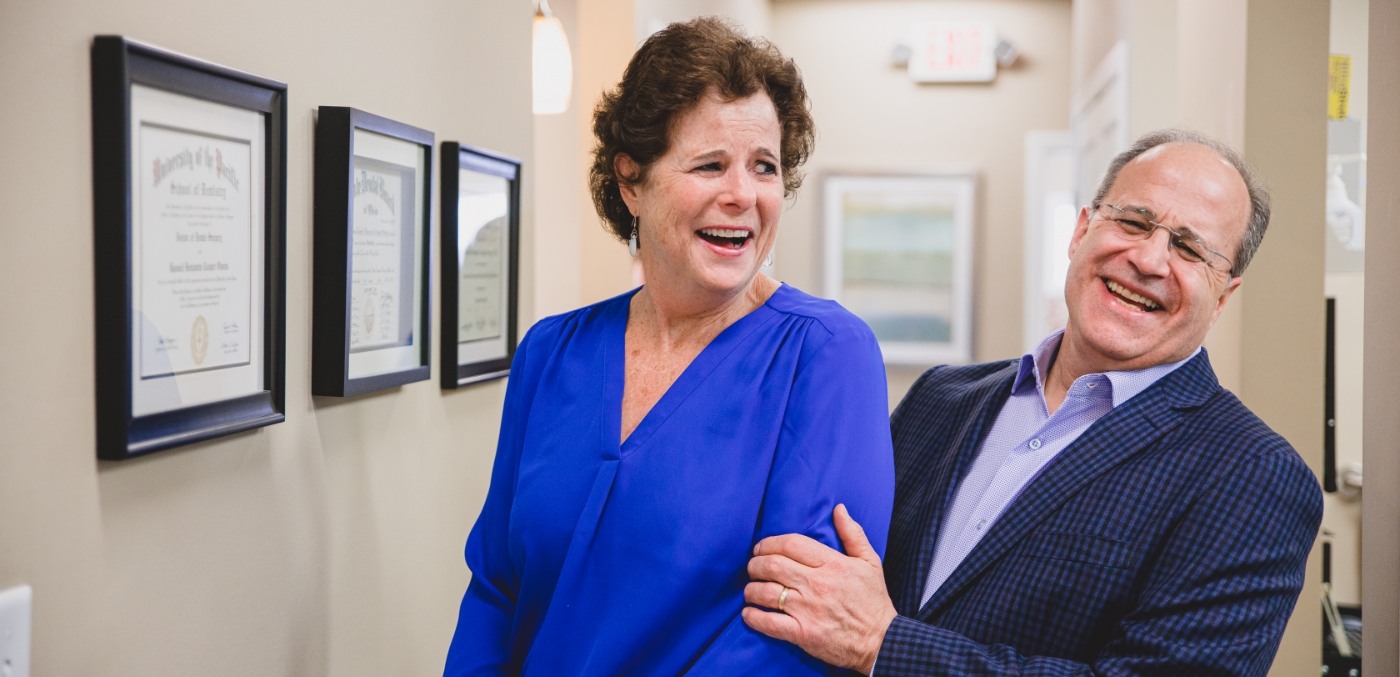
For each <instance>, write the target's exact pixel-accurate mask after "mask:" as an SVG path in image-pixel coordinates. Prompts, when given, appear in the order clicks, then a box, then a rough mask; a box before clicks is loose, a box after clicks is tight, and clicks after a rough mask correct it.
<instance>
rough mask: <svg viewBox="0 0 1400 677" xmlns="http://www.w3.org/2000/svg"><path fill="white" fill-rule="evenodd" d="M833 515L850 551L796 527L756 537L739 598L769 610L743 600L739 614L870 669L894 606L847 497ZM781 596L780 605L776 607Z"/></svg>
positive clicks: (778, 635) (770, 631)
mask: <svg viewBox="0 0 1400 677" xmlns="http://www.w3.org/2000/svg"><path fill="white" fill-rule="evenodd" d="M832 520H833V522H834V523H835V525H836V534H837V535H838V536H840V538H841V545H842V546H843V547H844V548H845V549H846V552H847V553H849V556H848V555H843V554H841V553H839V552H837V551H836V550H833V549H831V548H829V547H827V546H825V545H822V544H821V543H818V542H817V541H815V540H812V539H811V538H808V537H806V536H803V535H801V534H784V535H781V536H770V537H768V538H765V539H763V540H761V541H759V542H758V545H757V546H755V547H754V557H753V559H751V560H749V577H750V578H752V579H753V580H752V582H750V583H749V584H748V585H747V586H745V587H744V601H745V602H747V603H749V604H753V605H758V606H761V607H767V608H768V609H773V610H774V611H765V610H764V609H760V608H757V607H754V606H746V607H744V611H743V615H744V622H745V623H747V624H748V626H749V627H751V628H753V629H754V630H757V631H759V632H761V633H763V634H765V635H768V636H769V637H773V638H775V639H781V640H784V641H788V642H792V643H793V644H796V645H797V646H799V647H801V648H802V650H803V651H806V652H807V653H809V654H811V655H813V656H815V657H816V658H819V659H821V660H823V661H826V662H827V663H830V664H832V665H836V666H839V667H844V668H850V669H853V670H858V671H860V672H861V673H863V674H867V675H868V674H870V670H871V668H872V667H874V664H875V657H876V656H877V655H878V654H879V653H880V644H881V643H882V642H884V638H885V630H887V629H888V628H889V626H890V622H892V621H893V620H894V618H895V616H897V615H898V614H897V613H896V612H895V610H894V603H893V602H892V601H890V596H889V593H888V592H886V590H885V574H884V570H883V569H882V568H881V566H880V556H879V555H878V554H876V553H875V549H874V548H872V547H870V541H869V540H868V539H866V537H865V530H864V529H862V528H861V526H860V525H859V524H857V523H856V521H855V520H854V519H851V515H850V513H848V512H847V511H846V506H844V505H838V506H836V510H834V511H833V512H832ZM784 588H786V589H787V595H786V597H783V590H784ZM779 601H781V602H782V605H781V606H782V611H777V609H778V607H779Z"/></svg>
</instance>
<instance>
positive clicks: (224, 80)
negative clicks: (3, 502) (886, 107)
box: [90, 35, 287, 460]
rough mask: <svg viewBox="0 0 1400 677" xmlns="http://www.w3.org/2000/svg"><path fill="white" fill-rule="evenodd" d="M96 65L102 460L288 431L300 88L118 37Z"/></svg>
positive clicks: (107, 39) (97, 41)
mask: <svg viewBox="0 0 1400 677" xmlns="http://www.w3.org/2000/svg"><path fill="white" fill-rule="evenodd" d="M90 56H91V68H92V143H93V152H92V171H93V259H94V265H93V269H94V291H95V294H94V296H95V299H94V300H95V313H94V319H95V321H96V328H95V338H96V346H95V357H96V370H95V372H96V373H95V376H96V379H95V380H96V398H97V402H96V405H97V407H96V409H97V431H96V432H97V435H96V437H97V439H96V446H97V457H98V458H100V459H106V460H123V459H128V458H132V457H135V456H140V455H143V454H149V453H152V452H156V451H160V450H163V449H169V448H172V447H177V446H181V445H187V444H191V443H194V442H198V441H202V440H207V439H212V438H216V437H220V436H223V435H229V434H233V433H237V432H241V431H246V430H252V429H255V428H259V427H262V426H266V425H271V424H274V423H278V422H281V421H283V420H285V418H286V416H285V412H286V403H285V386H284V382H285V361H286V316H285V307H286V232H285V222H286V191H287V180H286V173H287V144H286V138H287V86H286V85H285V84H283V83H281V82H277V81H274V80H270V79H267V78H263V77H258V76H255V75H251V74H248V73H244V72H241V71H238V70H234V69H232V68H228V67H225V66H220V65H216V64H213V63H209V62H207V61H202V60H199V59H195V58H192V57H189V56H185V55H182V54H178V53H175V52H171V51H168V50H165V49H161V48H158V47H155V46H152V45H149V44H146V43H142V42H139V41H136V40H132V39H129V38H126V37H123V36H119V35H100V36H96V37H94V39H93V43H92V50H91V55H90ZM176 149H178V150H176ZM148 184H149V185H148ZM176 186H179V189H180V191H184V192H180V191H177V189H176ZM197 210H206V211H207V213H205V214H202V215H197V214H195V213H194V212H195V211H197ZM177 270H178V271H179V272H177ZM206 271H207V272H206ZM191 316H193V321H192V322H190V321H189V320H190V318H191ZM201 330H202V331H201Z"/></svg>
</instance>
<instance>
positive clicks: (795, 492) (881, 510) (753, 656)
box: [695, 318, 894, 675]
mask: <svg viewBox="0 0 1400 677" xmlns="http://www.w3.org/2000/svg"><path fill="white" fill-rule="evenodd" d="M815 331H821V330H815ZM813 344H815V345H813ZM803 350H804V353H805V354H804V355H803V356H802V362H801V364H800V366H799V368H798V373H797V377H796V381H795V382H794V384H793V388H792V390H791V394H790V396H789V400H788V407H787V410H786V412H785V413H784V415H783V423H782V430H781V432H780V434H779V438H778V449H777V453H776V454H775V457H774V461H773V465H772V467H771V469H770V471H769V476H768V481H767V486H766V489H765V495H764V500H763V507H762V516H761V519H760V521H759V524H758V531H757V532H756V533H755V535H754V541H755V542H757V541H758V540H759V539H762V538H764V537H766V536H771V535H775V534H784V533H801V534H805V535H807V536H810V537H812V538H814V539H816V540H818V541H820V542H822V543H825V544H827V545H830V546H832V547H835V548H838V549H839V548H840V540H839V538H838V537H837V535H836V531H835V527H834V525H833V523H832V519H831V514H832V510H833V509H834V508H835V506H836V504H838V503H845V504H846V506H847V508H848V509H849V510H850V513H851V514H852V515H853V516H854V517H855V519H856V520H858V521H859V522H860V523H861V524H862V525H864V526H865V529H866V532H867V534H868V535H869V538H870V541H871V543H872V544H873V545H874V547H875V549H876V551H878V552H880V553H881V554H883V553H884V549H885V541H886V537H887V536H888V531H889V522H890V511H891V509H892V506H893V503H894V452H893V448H892V445H891V442H890V427H889V407H888V394H887V393H888V391H887V389H886V385H885V367H884V361H883V360H882V359H881V356H880V349H879V346H878V344H877V343H876V341H875V337H874V335H873V334H872V333H871V332H870V330H869V329H868V328H867V327H865V326H864V325H863V324H860V323H859V322H858V321H856V320H854V318H851V319H850V323H849V324H848V325H845V326H838V327H836V328H835V331H833V332H831V333H830V337H829V338H828V339H827V340H825V341H820V342H809V344H808V345H805V346H804V347H803ZM823 670H825V671H827V672H840V671H837V670H836V669H834V668H830V667H828V666H824V665H823V664H821V663H820V662H818V661H816V659H813V658H811V657H810V656H807V655H805V654H804V653H803V652H802V651H801V650H800V649H798V648H797V647H796V646H794V645H792V644H789V643H787V642H783V641H780V640H776V639H772V638H769V637H766V636H764V635H762V634H760V633H758V632H756V631H754V630H753V629H751V628H749V627H748V626H747V625H745V624H744V622H743V620H742V618H741V617H740V616H738V615H737V614H736V615H735V617H734V619H733V620H732V621H731V622H730V623H729V625H728V626H727V627H726V628H725V630H724V632H723V634H722V635H721V636H720V638H719V639H718V640H716V642H715V644H714V645H713V646H712V647H711V649H710V650H709V651H707V652H706V654H705V656H704V657H703V658H702V659H701V661H700V662H699V663H697V664H696V668H695V671H696V674H772V675H789V674H804V673H808V674H810V673H813V672H820V671H823Z"/></svg>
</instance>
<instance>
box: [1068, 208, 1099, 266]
mask: <svg viewBox="0 0 1400 677" xmlns="http://www.w3.org/2000/svg"><path fill="white" fill-rule="evenodd" d="M1091 214H1093V212H1092V211H1090V210H1089V207H1088V206H1087V205H1086V206H1083V207H1080V208H1079V220H1078V221H1076V222H1075V224H1074V235H1073V236H1072V237H1070V239H1069V257H1070V258H1074V250H1076V249H1079V241H1080V240H1082V239H1084V234H1085V233H1087V232H1089V217H1090V215H1091Z"/></svg>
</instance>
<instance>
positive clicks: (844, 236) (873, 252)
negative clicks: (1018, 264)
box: [822, 172, 977, 366]
mask: <svg viewBox="0 0 1400 677" xmlns="http://www.w3.org/2000/svg"><path fill="white" fill-rule="evenodd" d="M976 194H977V177H976V175H975V174H974V173H972V172H939V173H934V172H930V173H927V174H861V173H850V174H846V173H840V174H836V173H834V174H830V175H827V176H825V177H824V178H823V181H822V220H823V226H824V227H823V240H824V244H825V246H824V247H823V256H822V273H823V275H822V277H823V281H824V283H825V284H824V291H825V293H826V295H827V296H829V297H831V298H833V299H836V300H837V301H840V302H841V304H842V305H844V306H846V308H847V309H848V310H850V311H851V312H852V313H855V314H856V315H857V316H858V317H860V318H861V319H862V320H865V322H866V323H867V324H869V325H870V328H871V329H872V330H874V332H875V338H877V339H878V340H879V341H880V350H881V352H883V353H884V356H885V362H887V363H889V364H910V365H920V366H929V365H936V364H966V363H967V362H970V361H971V359H972V300H973V297H972V234H973V228H972V226H973V222H974V216H975V214H974V211H975V203H976Z"/></svg>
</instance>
